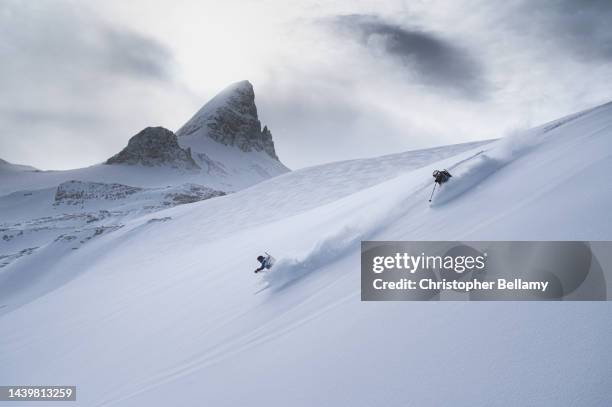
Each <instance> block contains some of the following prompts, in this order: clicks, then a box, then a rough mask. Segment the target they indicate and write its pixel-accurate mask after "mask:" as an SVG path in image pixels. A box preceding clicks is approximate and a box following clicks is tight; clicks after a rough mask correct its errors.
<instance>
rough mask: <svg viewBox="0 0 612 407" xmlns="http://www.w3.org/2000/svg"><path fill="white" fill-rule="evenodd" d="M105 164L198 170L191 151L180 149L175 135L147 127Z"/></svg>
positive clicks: (166, 130)
mask: <svg viewBox="0 0 612 407" xmlns="http://www.w3.org/2000/svg"><path fill="white" fill-rule="evenodd" d="M105 164H131V165H135V164H139V165H144V166H149V167H155V166H169V167H173V168H184V169H199V168H200V167H199V166H198V165H197V164H196V162H195V161H194V160H193V158H192V157H191V151H190V150H189V149H188V148H187V149H183V148H181V146H180V145H179V144H178V141H177V138H176V135H175V134H174V133H173V132H171V131H170V130H168V129H166V128H163V127H147V128H145V129H144V130H142V131H141V132H140V133H138V134H136V135H135V136H133V137H132V138H131V139H130V141H129V142H128V145H127V147H125V148H124V149H123V150H121V151H120V152H119V153H118V154H116V155H114V156H113V157H111V158H109V159H108V160H107V161H106V163H105Z"/></svg>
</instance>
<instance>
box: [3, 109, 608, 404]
mask: <svg viewBox="0 0 612 407" xmlns="http://www.w3.org/2000/svg"><path fill="white" fill-rule="evenodd" d="M185 137H186V136H185ZM441 168H448V169H449V171H451V173H452V174H453V178H451V181H449V182H448V183H447V184H444V185H443V186H442V187H441V188H440V189H439V191H437V195H435V198H434V200H433V202H432V203H431V204H429V203H428V199H429V194H430V193H431V188H432V187H433V178H432V176H431V173H432V171H433V170H434V169H441ZM611 174H612V104H607V105H603V106H600V107H598V108H595V109H591V110H589V111H586V112H582V113H581V114H577V115H572V116H568V117H567V118H564V119H561V120H559V121H556V122H553V123H549V124H547V125H544V126H541V127H538V128H534V129H531V130H528V131H525V132H521V133H517V134H514V135H511V136H509V137H507V138H503V139H500V140H497V141H491V140H489V141H485V142H482V143H471V144H462V145H455V146H448V147H442V148H436V149H429V150H421V151H414V152H408V153H402V154H398V155H393V156H385V157H380V158H375V159H365V160H353V161H347V162H339V163H332V164H327V165H322V166H317V167H312V168H307V169H302V170H299V171H294V172H290V173H286V174H283V175H279V176H277V177H274V178H271V179H269V180H266V181H263V182H260V183H258V184H256V185H253V186H251V187H249V188H246V189H242V190H240V191H238V192H236V193H232V194H228V195H225V196H218V197H215V198H214V199H207V200H204V201H200V202H195V203H190V204H184V205H180V206H173V207H170V208H166V209H164V208H157V209H156V210H155V211H153V212H147V211H142V212H138V211H136V210H134V211H133V212H129V216H123V217H117V216H115V215H112V214H111V215H109V217H108V219H107V221H105V223H104V224H103V225H104V226H106V227H109V228H110V227H112V226H118V220H117V219H121V222H120V223H121V227H117V228H115V229H112V230H111V229H108V230H103V231H102V232H100V233H98V235H95V236H94V237H92V238H90V239H86V238H87V237H89V235H91V234H95V233H96V231H95V229H92V230H87V229H83V230H81V229H79V233H81V234H77V235H76V237H75V238H72V239H70V240H62V239H59V240H57V241H53V242H52V243H47V244H45V245H42V246H41V247H39V248H38V249H35V250H34V251H33V252H32V253H31V254H27V253H23V254H21V255H20V256H19V257H18V258H15V259H13V258H11V260H10V261H8V260H7V262H8V265H6V266H5V267H3V268H0V366H1V367H0V383H7V384H58V385H59V384H63V385H76V386H77V402H76V403H71V405H82V406H145V405H146V406H170V405H177V406H188V405H206V406H241V405H246V404H248V405H249V406H262V407H264V406H265V407H269V406H285V405H288V406H304V407H306V406H308V407H310V406H317V405H319V406H338V405H347V406H373V405H388V406H439V405H452V406H470V407H473V406H517V405H538V406H570V405H591V406H605V405H610V404H612V354H611V353H610V352H609V345H610V342H611V341H612V323H610V321H611V320H612V308H611V307H610V303H607V302H590V303H554V302H542V303H527V302H526V303H519V302H498V303H495V302H487V303H476V302H473V303H471V302H439V303H437V302H436V303H432V302H381V303H369V302H361V301H360V251H359V244H360V241H361V240H539V239H542V240H545V239H549V240H610V239H612V228H611V226H612V212H611V211H610V207H612V175H611ZM122 184H123V183H122ZM125 184H127V185H131V186H138V187H143V186H142V185H135V184H131V183H128V182H126V183H125ZM38 186H39V187H40V188H43V187H44V186H41V184H38ZM97 187H99V186H95V185H94V186H92V188H93V189H94V190H96V188H97ZM28 188H31V189H32V194H41V196H43V195H44V196H47V195H48V196H49V197H50V196H51V194H52V193H53V191H54V190H53V189H51V190H46V189H37V190H34V189H35V188H32V187H31V186H29V187H28ZM28 188H21V189H28ZM119 191H123V192H122V193H125V191H124V190H123V189H121V188H119ZM155 191H158V190H155ZM10 192H14V191H10ZM131 193H132V194H131V195H130V197H135V196H140V195H141V194H143V193H144V191H131ZM148 193H149V194H154V193H153V192H148ZM45 194H47V195H45ZM151 196H152V195H147V198H146V200H147V201H149V200H153V201H155V199H157V198H151ZM122 199H123V198H122ZM128 199H132V198H128ZM142 199H145V198H142ZM14 205H24V206H23V207H24V208H27V210H28V211H32V212H35V211H39V212H38V213H42V214H44V213H45V211H46V210H47V209H45V208H46V207H45V206H40V207H39V206H37V205H40V203H39V201H38V199H36V200H32V201H29V200H28V197H24V196H22V195H19V194H17V195H7V196H4V197H2V198H0V207H1V208H2V211H3V212H4V211H9V210H12V211H14V212H11V215H10V216H11V217H17V216H18V212H19V211H18V210H17V209H15V206H14ZM11 208H12V209H11ZM15 219H16V218H15ZM1 222H8V220H7V219H3V220H2V221H1ZM21 222H27V220H21ZM39 226H40V225H39ZM13 227H14V225H13ZM41 227H42V226H41ZM99 227H102V224H101V225H100V226H99ZM26 229H27V228H26ZM71 230H72V229H71ZM4 233H6V232H4ZM24 233H25V234H26V235H27V234H28V233H32V236H37V234H35V233H33V232H32V231H31V230H30V229H27V230H26V231H24ZM2 234H3V232H1V231H0V235H2ZM17 238H18V237H16V238H15V239H17ZM21 238H22V239H25V241H26V242H30V240H28V239H30V238H31V239H34V237H28V236H25V237H24V236H22V237H21ZM43 240H44V239H43ZM12 241H13V240H10V241H7V242H2V243H0V245H4V244H6V245H10V244H12V243H11V242H12ZM45 241H46V240H45ZM81 241H82V242H81ZM75 242H79V244H78V245H77V246H75ZM39 244H40V243H38V242H36V241H31V243H28V244H25V243H24V244H22V245H21V246H20V247H26V246H27V247H38V246H39ZM74 247H77V249H74ZM3 250H4V248H3ZM9 251H10V250H6V252H9ZM264 251H267V252H269V253H271V254H273V255H274V256H275V257H276V259H277V262H276V265H275V266H274V268H273V269H272V270H271V271H270V272H267V273H262V274H258V275H255V274H253V270H254V269H255V268H256V267H257V266H258V263H257V262H256V261H255V258H256V257H257V255H259V254H262V253H263V252H264ZM10 253H11V255H15V253H19V252H17V251H14V250H13V251H10ZM2 261H3V259H2V258H0V262H2ZM608 289H610V283H609V282H608ZM35 404H36V405H44V403H35ZM23 405H27V403H23ZM52 405H55V404H52Z"/></svg>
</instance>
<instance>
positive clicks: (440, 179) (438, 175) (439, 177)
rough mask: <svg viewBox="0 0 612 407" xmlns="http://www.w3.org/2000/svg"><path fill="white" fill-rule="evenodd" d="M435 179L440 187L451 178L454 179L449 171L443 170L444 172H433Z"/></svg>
mask: <svg viewBox="0 0 612 407" xmlns="http://www.w3.org/2000/svg"><path fill="white" fill-rule="evenodd" d="M433 177H434V179H435V182H436V183H438V184H439V185H442V184H444V183H445V182H446V181H448V180H449V178H450V177H452V175H450V172H448V171H447V170H442V171H439V170H435V171H434V172H433Z"/></svg>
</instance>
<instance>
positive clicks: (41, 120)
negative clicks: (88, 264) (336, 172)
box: [0, 0, 612, 169]
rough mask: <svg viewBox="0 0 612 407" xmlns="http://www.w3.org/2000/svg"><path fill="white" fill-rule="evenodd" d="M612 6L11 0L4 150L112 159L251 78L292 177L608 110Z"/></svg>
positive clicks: (0, 153)
mask: <svg viewBox="0 0 612 407" xmlns="http://www.w3.org/2000/svg"><path fill="white" fill-rule="evenodd" d="M610 21H612V2H610V1H608V0H600V1H597V0H582V1H573V0H540V1H537V2H533V1H527V0H525V1H507V2H491V1H483V0H464V1H456V0H445V1H442V0H439V1H436V0H432V1H380V0H377V1H362V0H349V1H309V0H301V1H297V0H295V1H290V2H287V1H277V0H257V1H249V0H241V1H235V0H224V1H222V2H221V1H202V0H197V1H196V0H193V1H191V0H183V1H154V0H131V1H129V2H128V1H123V0H105V1H87V2H85V1H59V0H58V1H54V0H48V1H14V0H1V1H0V61H1V62H0V158H3V159H5V160H8V161H11V162H16V163H23V164H30V165H34V166H36V167H38V168H43V169H66V168H74V167H80V166H86V165H91V164H93V163H96V162H100V161H103V160H104V159H106V158H108V157H109V156H111V155H113V154H114V153H116V152H117V151H118V150H120V149H121V148H122V147H123V146H124V145H125V144H126V142H127V140H128V139H129V137H130V136H132V135H134V134H135V133H137V132H138V131H139V130H141V129H142V128H143V127H145V126H149V125H162V126H165V127H168V128H170V129H172V130H176V129H178V128H179V127H180V126H181V125H182V124H183V123H184V122H185V121H186V120H187V119H189V117H190V116H191V115H192V114H193V113H195V111H196V110H197V109H198V108H199V107H200V106H201V105H202V104H204V103H205V102H206V101H207V100H208V99H209V98H210V97H212V96H213V95H214V94H215V93H216V92H218V91H219V90H221V89H222V88H224V87H225V86H226V85H228V84H230V83H232V82H235V81H238V80H242V79H249V80H250V81H251V82H252V83H253V85H254V86H255V93H256V102H257V105H258V109H259V113H260V119H261V120H262V122H263V123H265V124H267V125H268V126H269V127H270V128H271V130H272V134H273V137H274V140H275V143H276V147H277V152H278V154H279V156H280V158H281V160H282V161H283V162H285V164H287V165H288V166H289V167H291V168H299V167H303V166H307V165H313V164H318V163H322V162H328V161H334V160H341V159H348V158H356V157H367V156H374V155H380V154H385V153H393V152H399V151H404V150H409V149H416V148H423V147H430V146H436V145H443V144H450V143H457V142H462V141H469V140H478V139H485V138H493V137H500V136H503V135H504V134H506V133H508V132H511V131H514V130H516V129H523V128H527V127H530V126H533V125H537V124H540V123H542V122H545V121H547V120H552V119H555V118H557V117H559V116H562V115H565V114H568V113H571V112H574V111H577V110H580V109H584V108H588V107H591V106H594V105H597V104H600V103H604V102H607V101H609V100H612V92H611V91H612V29H611V28H610V27H611V26H610V24H609V22H610Z"/></svg>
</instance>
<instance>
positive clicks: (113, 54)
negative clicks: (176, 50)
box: [104, 28, 172, 79]
mask: <svg viewBox="0 0 612 407" xmlns="http://www.w3.org/2000/svg"><path fill="white" fill-rule="evenodd" d="M104 37H105V40H106V41H107V42H106V44H105V45H106V48H107V51H108V54H107V55H108V67H109V68H110V70H111V71H115V72H119V73H122V74H126V75H133V76H137V77H149V78H157V79H168V78H169V77H170V73H171V72H170V71H171V69H170V68H171V67H170V61H172V55H171V53H170V51H169V50H168V49H166V48H165V47H164V46H163V45H161V44H160V43H158V42H156V41H154V40H153V39H151V38H147V37H144V36H141V35H138V34H136V33H133V32H130V31H126V30H119V29H116V28H114V29H108V28H107V29H106V30H105V33H104Z"/></svg>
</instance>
